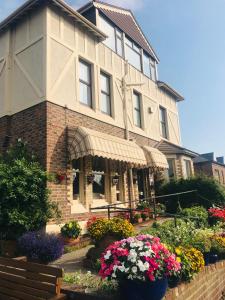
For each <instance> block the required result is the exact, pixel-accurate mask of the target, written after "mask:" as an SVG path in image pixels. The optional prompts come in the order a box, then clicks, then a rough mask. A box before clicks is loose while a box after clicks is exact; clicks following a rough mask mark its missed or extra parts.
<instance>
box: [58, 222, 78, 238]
mask: <svg viewBox="0 0 225 300" xmlns="http://www.w3.org/2000/svg"><path fill="white" fill-rule="evenodd" d="M81 231H82V229H81V227H80V225H79V223H78V222H77V221H71V222H69V223H66V224H65V225H64V226H63V227H62V228H61V234H62V236H63V237H65V238H72V239H76V238H78V236H79V235H80V233H81Z"/></svg>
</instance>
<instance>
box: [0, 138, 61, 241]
mask: <svg viewBox="0 0 225 300" xmlns="http://www.w3.org/2000/svg"><path fill="white" fill-rule="evenodd" d="M48 179H49V177H48V175H47V173H46V172H45V171H44V170H43V169H42V167H41V166H40V164H39V163H38V162H37V161H35V158H34V157H33V156H31V155H29V153H28V151H27V148H26V145H25V144H24V143H22V142H18V143H17V145H16V146H15V147H13V148H11V149H10V150H9V151H8V153H7V154H6V155H5V156H4V157H1V158H0V235H1V237H3V238H6V239H14V238H17V237H19V236H21V235H22V234H23V233H25V232H27V231H35V230H39V229H41V228H42V227H43V226H44V225H45V224H46V223H47V222H48V221H49V219H51V218H53V217H56V216H59V213H58V210H57V206H56V205H55V204H54V203H52V202H50V201H49V190H48V189H47V187H46V184H47V180H48Z"/></svg>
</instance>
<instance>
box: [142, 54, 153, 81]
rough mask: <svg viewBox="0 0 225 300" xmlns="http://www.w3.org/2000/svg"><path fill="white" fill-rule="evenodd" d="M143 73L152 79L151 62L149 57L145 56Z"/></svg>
mask: <svg viewBox="0 0 225 300" xmlns="http://www.w3.org/2000/svg"><path fill="white" fill-rule="evenodd" d="M143 72H144V74H145V75H146V76H148V77H149V78H150V77H151V71H150V60H149V57H148V56H147V55H145V54H144V55H143Z"/></svg>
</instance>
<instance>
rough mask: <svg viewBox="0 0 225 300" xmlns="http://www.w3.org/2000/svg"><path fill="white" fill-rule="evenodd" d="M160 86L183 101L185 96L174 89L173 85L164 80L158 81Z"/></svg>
mask: <svg viewBox="0 0 225 300" xmlns="http://www.w3.org/2000/svg"><path fill="white" fill-rule="evenodd" d="M157 84H158V87H159V88H161V89H163V90H164V91H166V92H167V93H169V94H170V95H171V96H173V97H174V98H175V99H176V100H177V101H183V100H184V97H183V96H182V95H181V94H180V93H178V92H177V91H176V90H174V89H173V88H172V87H171V86H169V85H168V84H167V83H165V82H163V81H158V82H157Z"/></svg>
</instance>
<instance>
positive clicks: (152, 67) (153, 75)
mask: <svg viewBox="0 0 225 300" xmlns="http://www.w3.org/2000/svg"><path fill="white" fill-rule="evenodd" d="M150 73H151V79H152V80H153V81H156V79H157V78H156V64H155V61H154V60H153V59H151V58H150Z"/></svg>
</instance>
